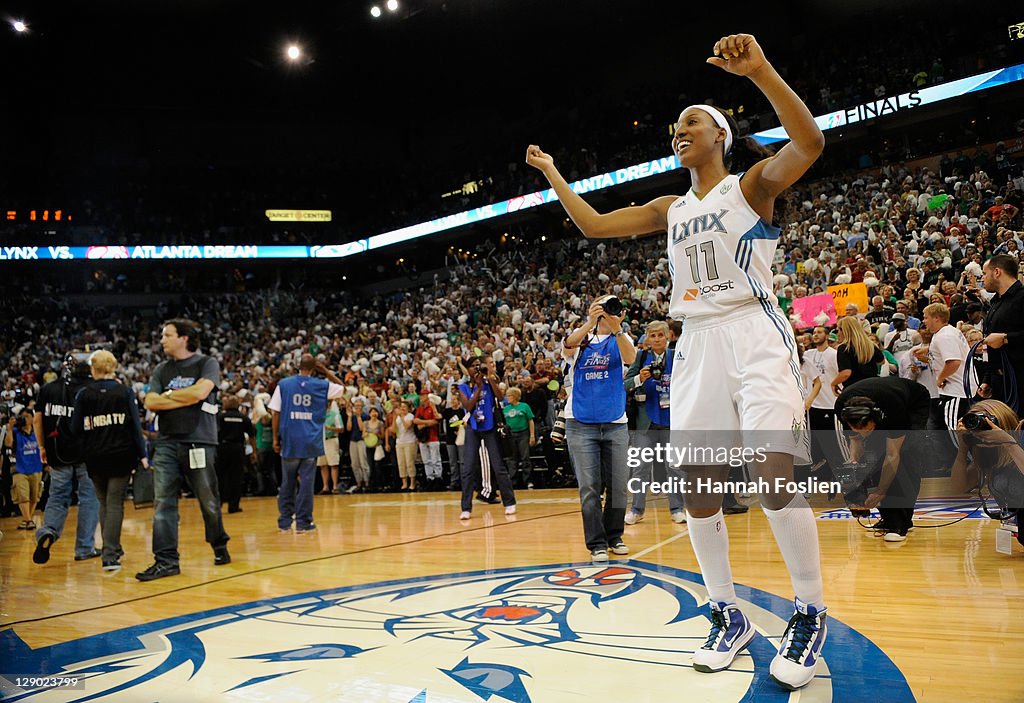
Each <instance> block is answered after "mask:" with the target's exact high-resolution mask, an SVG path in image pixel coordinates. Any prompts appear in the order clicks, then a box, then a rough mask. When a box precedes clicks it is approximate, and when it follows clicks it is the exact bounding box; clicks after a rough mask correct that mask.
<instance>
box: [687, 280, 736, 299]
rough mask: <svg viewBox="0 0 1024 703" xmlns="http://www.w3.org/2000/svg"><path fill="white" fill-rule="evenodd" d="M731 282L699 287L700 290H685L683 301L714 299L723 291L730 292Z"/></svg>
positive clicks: (732, 286)
mask: <svg viewBox="0 0 1024 703" xmlns="http://www.w3.org/2000/svg"><path fill="white" fill-rule="evenodd" d="M734 287H735V286H734V284H733V282H732V281H722V282H721V283H716V284H714V285H711V286H701V287H700V288H687V289H686V292H685V293H684V294H683V300H697V299H698V298H714V297H715V296H716V295H717V294H718V293H721V292H723V291H727V290H732V289H733V288H734Z"/></svg>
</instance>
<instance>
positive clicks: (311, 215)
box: [267, 210, 331, 222]
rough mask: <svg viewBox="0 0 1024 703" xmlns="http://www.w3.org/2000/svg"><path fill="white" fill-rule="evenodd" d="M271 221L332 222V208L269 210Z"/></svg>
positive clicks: (268, 217)
mask: <svg viewBox="0 0 1024 703" xmlns="http://www.w3.org/2000/svg"><path fill="white" fill-rule="evenodd" d="M267 219H268V220H270V221H271V222H330V221H331V211H330V210H267Z"/></svg>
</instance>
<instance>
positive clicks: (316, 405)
mask: <svg viewBox="0 0 1024 703" xmlns="http://www.w3.org/2000/svg"><path fill="white" fill-rule="evenodd" d="M329 385H330V384H329V383H328V381H327V380H326V379H323V378H313V377H312V376H290V377H289V378H286V379H284V380H283V381H281V383H280V384H278V388H279V389H280V391H281V418H280V420H279V422H280V430H281V457H282V458H283V459H310V458H314V459H315V458H316V457H318V456H321V455H322V454H323V453H324V418H325V417H326V416H327V389H328V387H329Z"/></svg>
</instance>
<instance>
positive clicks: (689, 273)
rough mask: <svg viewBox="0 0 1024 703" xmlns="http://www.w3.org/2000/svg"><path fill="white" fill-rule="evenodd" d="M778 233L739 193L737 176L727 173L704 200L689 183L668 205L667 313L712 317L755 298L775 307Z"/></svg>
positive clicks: (681, 315)
mask: <svg viewBox="0 0 1024 703" xmlns="http://www.w3.org/2000/svg"><path fill="white" fill-rule="evenodd" d="M779 234H780V229H779V228H778V227H773V226H771V225H770V224H768V223H767V222H765V221H764V220H762V219H761V217H760V216H759V215H758V214H757V213H756V212H754V210H753V208H751V207H750V204H749V203H748V202H747V199H746V198H744V197H743V191H742V190H741V189H740V177H739V176H736V175H729V176H726V177H725V178H724V179H722V182H721V183H719V184H718V185H717V186H715V189H714V190H712V191H711V192H710V193H708V194H707V195H705V196H704V199H703V200H699V199H698V198H697V196H696V195H694V193H693V189H692V188H691V189H690V192H689V193H687V194H686V195H684V196H683V197H681V198H678V199H677V200H676V201H675V202H674V203H672V206H671V207H669V210H668V262H669V271H670V272H671V274H672V301H671V304H670V306H669V316H670V317H672V318H673V319H676V320H680V319H683V318H694V317H705V318H706V317H716V316H720V315H725V314H727V313H729V312H731V311H732V310H735V309H737V308H739V307H741V306H743V305H748V304H750V303H753V302H755V301H760V302H761V305H762V306H765V305H767V306H771V307H776V306H777V305H778V302H777V300H776V298H775V296H774V295H773V294H772V271H771V265H772V258H773V256H774V254H775V247H776V245H777V243H778V241H779Z"/></svg>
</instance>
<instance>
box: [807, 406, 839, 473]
mask: <svg viewBox="0 0 1024 703" xmlns="http://www.w3.org/2000/svg"><path fill="white" fill-rule="evenodd" d="M807 416H808V420H809V423H810V426H811V459H812V461H813V462H814V464H815V465H817V464H818V463H819V462H821V461H824V462H825V465H824V466H822V467H821V469H819V470H820V471H823V472H824V473H825V475H826V476H828V475H829V474H830V473H831V471H832V467H833V466H840V465H841V464H842V463H843V454H842V451H840V449H839V443H838V442H837V441H836V411H835V410H834V409H833V408H811V409H810V410H809V411H808V412H807Z"/></svg>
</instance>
